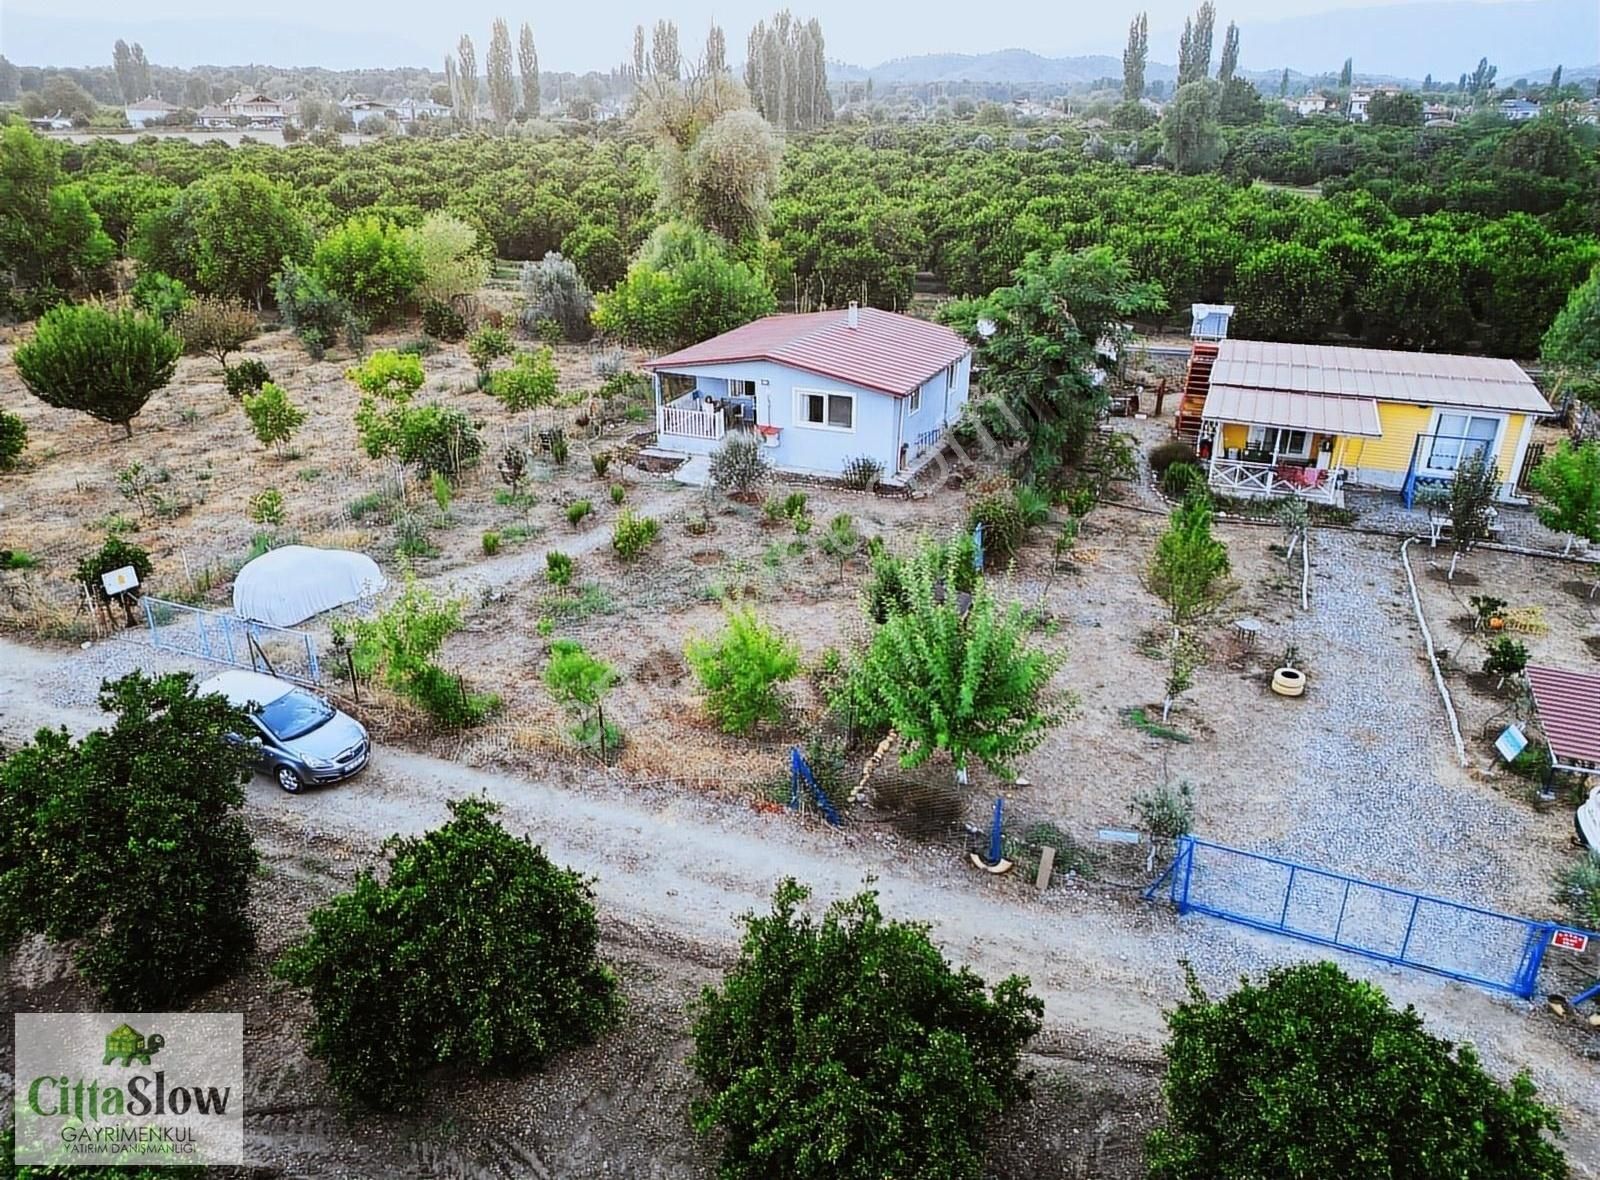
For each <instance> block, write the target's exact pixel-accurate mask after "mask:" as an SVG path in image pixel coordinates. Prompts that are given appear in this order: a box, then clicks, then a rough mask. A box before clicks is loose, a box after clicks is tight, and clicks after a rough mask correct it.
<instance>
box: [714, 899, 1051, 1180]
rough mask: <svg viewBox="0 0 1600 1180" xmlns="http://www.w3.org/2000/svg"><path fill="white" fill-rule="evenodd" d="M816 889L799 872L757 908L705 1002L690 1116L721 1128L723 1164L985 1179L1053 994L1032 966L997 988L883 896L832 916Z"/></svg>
mask: <svg viewBox="0 0 1600 1180" xmlns="http://www.w3.org/2000/svg"><path fill="white" fill-rule="evenodd" d="M808 896H809V891H808V890H807V889H805V888H804V887H803V886H801V885H799V884H797V883H796V882H795V881H793V880H786V881H784V882H783V883H781V884H780V885H779V886H778V888H777V892H776V893H775V894H774V896H773V901H772V912H771V913H770V914H765V915H760V916H757V915H753V914H752V915H747V916H746V917H745V918H744V926H745V934H744V941H743V945H742V946H741V948H740V952H739V959H738V961H737V962H736V963H735V964H734V966H733V967H732V969H731V970H729V971H728V973H727V975H726V976H725V977H724V979H723V981H722V984H721V986H720V987H715V988H707V989H706V990H705V992H704V993H703V994H702V996H701V999H700V1003H699V1005H698V1012H697V1014H696V1019H695V1024H694V1055H693V1057H692V1058H690V1062H689V1064H690V1068H691V1069H692V1070H693V1071H694V1074H695V1076H696V1077H697V1078H698V1079H699V1080H700V1082H701V1084H702V1085H703V1086H704V1087H705V1095H704V1097H702V1098H701V1099H699V1100H698V1101H697V1102H696V1103H695V1105H694V1108H693V1112H694V1120H695V1125H696V1127H697V1128H698V1129H699V1130H700V1131H701V1132H703V1133H711V1132H717V1133H719V1136H720V1143H721V1150H722V1160H721V1168H720V1170H719V1175H721V1176H722V1177H724V1180H767V1178H768V1177H774V1176H784V1177H788V1178H790V1180H813V1178H814V1180H880V1178H881V1177H885V1176H904V1177H912V1176H915V1177H918V1178H919V1180H976V1178H977V1177H980V1176H982V1175H984V1174H985V1171H984V1158H985V1153H984V1134H985V1132H986V1131H987V1130H988V1127H989V1124H990V1121H991V1120H992V1119H993V1118H994V1117H995V1116H996V1115H998V1114H1000V1113H1002V1112H1003V1111H1005V1110H1006V1109H1007V1108H1009V1107H1010V1106H1012V1105H1013V1104H1015V1103H1016V1102H1017V1101H1019V1100H1020V1099H1022V1098H1024V1097H1025V1096H1026V1095H1027V1083H1026V1081H1025V1080H1024V1077H1023V1074H1022V1072H1021V1069H1020V1064H1021V1061H1020V1058H1021V1053H1022V1048H1023V1046H1024V1045H1026V1044H1027V1042H1028V1041H1029V1040H1030V1039H1031V1038H1032V1037H1033V1036H1034V1035H1036V1034H1037V1033H1038V1031H1039V1029H1040V1027H1041V1024H1042V1018H1043V1016H1044V1003H1043V1002H1042V1001H1041V1000H1040V999H1039V998H1038V997H1037V996H1034V995H1032V994H1031V993H1030V992H1029V991H1028V980H1026V979H1025V978H1022V977H1021V976H1016V975H1013V976H1009V977H1007V978H1006V979H1004V980H1002V981H1001V982H1000V983H998V984H995V985H993V986H992V987H991V986H989V985H986V984H985V982H984V981H983V980H982V979H981V978H979V977H978V976H977V975H976V974H974V973H973V972H972V971H971V969H970V968H967V967H962V968H959V969H956V968H953V967H952V966H951V965H950V963H949V962H948V961H947V960H946V959H945V958H944V956H943V955H942V954H941V953H940V952H939V949H938V947H936V946H935V945H934V943H933V940H932V939H931V938H930V937H929V927H928V926H926V925H924V924H922V923H917V922H897V921H888V920H886V919H885V918H884V916H883V912H882V910H881V909H880V908H879V906H878V899H877V894H875V893H873V892H870V891H867V892H862V893H859V894H857V895H856V896H855V897H852V898H849V899H846V900H843V901H839V902H836V903H834V904H833V905H832V906H830V907H828V909H827V911H826V912H825V913H824V914H823V915H822V917H821V919H820V920H818V919H816V918H814V917H812V916H811V915H809V914H806V913H803V912H802V911H801V905H802V903H803V902H804V901H805V900H806V898H807V897H808ZM885 981H890V985H889V986H885Z"/></svg>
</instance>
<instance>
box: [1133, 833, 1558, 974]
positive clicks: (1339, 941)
mask: <svg viewBox="0 0 1600 1180" xmlns="http://www.w3.org/2000/svg"><path fill="white" fill-rule="evenodd" d="M1163 893H1165V894H1166V895H1167V896H1168V897H1169V898H1170V899H1171V901H1172V903H1173V904H1174V905H1176V906H1177V907H1178V912H1179V913H1180V914H1186V913H1191V912H1192V913H1199V914H1209V915H1210V916H1212V917H1215V918H1222V919H1224V920H1225V921H1229V922H1235V923H1238V924H1239V925H1241V926H1249V927H1251V928H1253V929H1256V930H1264V931H1267V932H1268V933H1270V934H1283V935H1287V936H1289V937H1290V938H1296V939H1299V940H1300V941H1302V942H1309V943H1314V944H1316V945H1318V946H1325V947H1331V948H1334V949H1336V950H1341V951H1348V952H1350V953H1351V954H1356V955H1363V956H1365V957H1366V958H1369V959H1377V960H1378V961H1380V962H1384V963H1393V964H1396V965H1397V966H1402V967H1415V968H1417V969H1419V970H1422V971H1431V972H1433V973H1434V974H1436V975H1443V976H1446V977H1448V978H1450V979H1458V980H1461V981H1462V982H1464V983H1472V984H1477V985H1478V986H1480V987H1486V988H1491V989H1493V990H1495V991H1501V992H1508V993H1510V994H1511V995H1514V996H1519V997H1521V998H1523V999H1527V998H1528V997H1530V996H1532V995H1533V994H1534V991H1535V989H1536V987H1537V985H1538V979H1539V965H1540V963H1541V962H1542V961H1543V959H1544V953H1545V950H1546V948H1548V947H1549V946H1550V940H1551V938H1552V937H1553V936H1554V935H1555V934H1556V933H1557V932H1558V931H1560V930H1562V929H1564V927H1562V926H1559V925H1558V924H1556V923H1553V922H1537V921H1534V920H1532V919H1530V918H1518V917H1514V916H1512V915H1510V914H1502V913H1497V912H1495V911H1494V910H1485V909H1480V908H1478V907H1477V906H1470V905H1462V904H1461V903H1459V902H1454V901H1446V900H1444V899H1443V898H1439V897H1430V896H1428V895H1426V894H1422V893H1412V892H1410V891H1408V890H1405V889H1396V888H1394V887H1393V886H1389V885H1378V884H1375V883H1374V882H1371V881H1363V880H1361V879H1359V878H1357V877H1349V876H1346V875H1344V874H1343V873H1334V872H1330V871H1328V870H1327V869H1318V868H1312V867H1311V866H1309V865H1303V864H1296V863H1295V862H1294V861H1289V860H1282V859H1280V858H1278V857H1275V856H1265V855H1262V854H1261V853H1256V852H1245V851H1243V850H1242V849H1238V848H1229V847H1227V846H1226V845H1223V844H1212V843H1210V842H1209V841H1206V840H1199V839H1195V838H1194V837H1190V836H1186V837H1184V838H1182V839H1181V840H1179V841H1178V854H1177V856H1176V858H1175V859H1174V860H1173V862H1172V864H1171V865H1170V866H1168V868H1167V871H1166V872H1165V873H1163V874H1162V876H1161V877H1160V878H1159V879H1158V880H1157V881H1156V882H1155V884H1154V885H1152V886H1150V888H1149V889H1148V890H1146V891H1145V897H1146V898H1147V899H1153V898H1155V897H1157V896H1160V895H1161V894H1163Z"/></svg>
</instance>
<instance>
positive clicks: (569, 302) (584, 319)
mask: <svg viewBox="0 0 1600 1180" xmlns="http://www.w3.org/2000/svg"><path fill="white" fill-rule="evenodd" d="M522 299H523V305H522V310H521V312H520V313H519V315H518V322H519V323H520V324H521V325H522V330H523V331H524V332H527V333H528V334H529V335H530V336H531V335H537V334H538V332H539V331H540V325H541V324H542V323H543V322H545V321H549V322H550V323H553V324H555V325H557V326H558V327H559V328H560V329H561V335H562V337H563V338H565V339H567V340H587V339H588V338H589V337H590V336H591V335H592V334H593V333H594V325H593V324H592V323H590V318H589V317H590V316H591V315H592V314H593V313H594V295H593V294H591V293H590V291H589V286H588V284H587V283H585V282H584V281H583V276H582V275H580V274H579V273H578V268H577V267H576V266H575V265H574V264H573V263H572V262H571V261H569V260H568V259H565V258H563V257H561V255H560V254H557V253H554V252H551V253H549V254H546V255H545V256H544V258H543V259H541V260H540V261H538V262H524V263H523V264H522Z"/></svg>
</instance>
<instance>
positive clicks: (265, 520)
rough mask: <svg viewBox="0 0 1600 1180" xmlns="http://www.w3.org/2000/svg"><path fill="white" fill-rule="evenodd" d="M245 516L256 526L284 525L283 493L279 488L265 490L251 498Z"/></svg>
mask: <svg viewBox="0 0 1600 1180" xmlns="http://www.w3.org/2000/svg"><path fill="white" fill-rule="evenodd" d="M245 515H246V516H248V517H249V518H250V520H251V521H252V522H253V523H255V524H270V525H274V526H276V525H280V524H282V523H283V520H284V515H283V493H282V492H280V491H279V490H278V489H277V488H263V489H262V490H261V491H259V492H257V493H256V494H255V495H253V496H251V497H250V502H249V504H247V505H246V506H245Z"/></svg>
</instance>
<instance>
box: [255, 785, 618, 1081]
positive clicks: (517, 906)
mask: <svg viewBox="0 0 1600 1180" xmlns="http://www.w3.org/2000/svg"><path fill="white" fill-rule="evenodd" d="M448 806H449V808H450V820H449V822H447V823H446V824H445V825H444V826H443V827H441V828H438V829H436V830H434V831H431V832H429V833H427V834H426V835H424V836H422V837H421V838H417V839H409V838H405V837H400V836H395V837H391V838H390V839H389V840H388V841H387V842H386V843H385V844H384V851H385V853H386V855H387V857H388V871H387V872H386V873H385V874H383V879H382V881H381V882H380V880H379V878H378V876H377V875H376V874H374V873H373V872H371V871H370V870H367V871H363V872H362V873H361V875H360V876H359V877H357V879H356V882H355V886H354V888H352V889H351V890H350V891H349V892H348V893H344V894H341V895H339V896H338V897H335V898H334V899H333V900H332V901H330V902H328V903H327V904H325V905H323V906H322V907H320V908H318V909H317V910H314V911H313V912H312V914H311V916H310V926H311V929H310V932H309V933H308V934H306V935H305V936H303V937H302V938H301V939H300V940H299V941H298V942H296V943H295V944H294V945H292V946H291V947H290V948H289V950H288V952H287V953H286V954H285V955H284V956H283V958H282V959H280V960H279V962H278V963H277V965H276V967H275V969H274V970H275V972H276V974H278V975H279V976H280V977H281V978H283V979H285V980H287V981H288V982H289V983H290V984H292V985H293V986H295V987H297V988H301V989H303V990H304V991H306V992H307V993H308V996H309V999H310V1002H311V1011H312V1020H311V1025H310V1027H309V1029H308V1041H309V1048H310V1052H311V1055H312V1056H314V1057H316V1058H318V1059H319V1060H321V1061H322V1062H324V1063H325V1064H326V1065H327V1068H328V1077H329V1080H330V1081H331V1082H332V1084H333V1087H334V1090H335V1091H336V1092H337V1093H338V1095H339V1098H340V1101H341V1102H342V1103H343V1105H344V1106H345V1107H346V1109H347V1110H354V1109H357V1108H360V1107H376V1108H379V1109H383V1110H395V1111H404V1110H410V1109H413V1108H415V1107H417V1106H418V1105H419V1103H420V1101H421V1099H422V1096H423V1092H424V1091H423V1087H424V1084H425V1079H427V1078H428V1077H429V1076H430V1075H431V1074H432V1072H433V1071H434V1069H435V1068H436V1067H438V1066H447V1067H453V1068H455V1069H460V1070H466V1071H468V1072H472V1073H479V1072H484V1071H493V1072H496V1073H505V1072H509V1071H516V1070H526V1069H530V1068H537V1067H539V1066H541V1065H543V1064H544V1063H545V1062H546V1061H548V1060H549V1059H550V1058H551V1057H553V1056H554V1055H556V1054H557V1053H559V1052H561V1051H562V1050H565V1049H569V1048H572V1047H574V1046H577V1045H582V1044H586V1043H588V1042H590V1041H593V1040H594V1039H595V1038H596V1037H597V1036H599V1035H600V1033H601V1032H603V1031H604V1030H605V1029H607V1028H609V1027H610V1026H611V1025H612V1024H613V1023H615V1021H616V1019H617V1016H618V1014H619V1012H620V1010H621V999H620V997H619V995H618V990H617V980H616V977H615V976H614V975H613V974H612V973H611V971H610V970H609V969H608V968H607V967H606V966H605V965H604V964H603V963H601V962H600V960H599V957H598V950H599V942H600V925H599V922H598V920H597V918H596V916H595V910H594V895H593V891H592V887H591V883H590V881H588V880H587V879H586V878H584V877H581V876H579V875H578V874H577V873H575V872H573V871H572V870H570V869H563V868H558V867H557V866H556V865H554V864H552V863H551V861H550V860H549V858H548V857H546V856H545V854H544V853H543V852H541V851H540V850H539V849H538V848H537V847H535V846H534V845H533V844H532V843H531V842H530V841H529V840H528V839H527V837H526V836H513V835H512V834H511V833H509V832H507V831H506V830H505V828H503V827H502V826H501V825H500V824H499V822H498V821H497V820H496V819H495V818H494V815H495V810H496V809H495V806H494V805H493V804H491V803H489V802H487V801H486V800H481V799H464V800H453V801H451V802H450V803H449V805H448ZM508 914H515V915H516V921H515V922H509V923H508V922H506V921H505V920H504V918H505V916H506V915H508ZM380 966H381V969H379V968H380Z"/></svg>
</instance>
